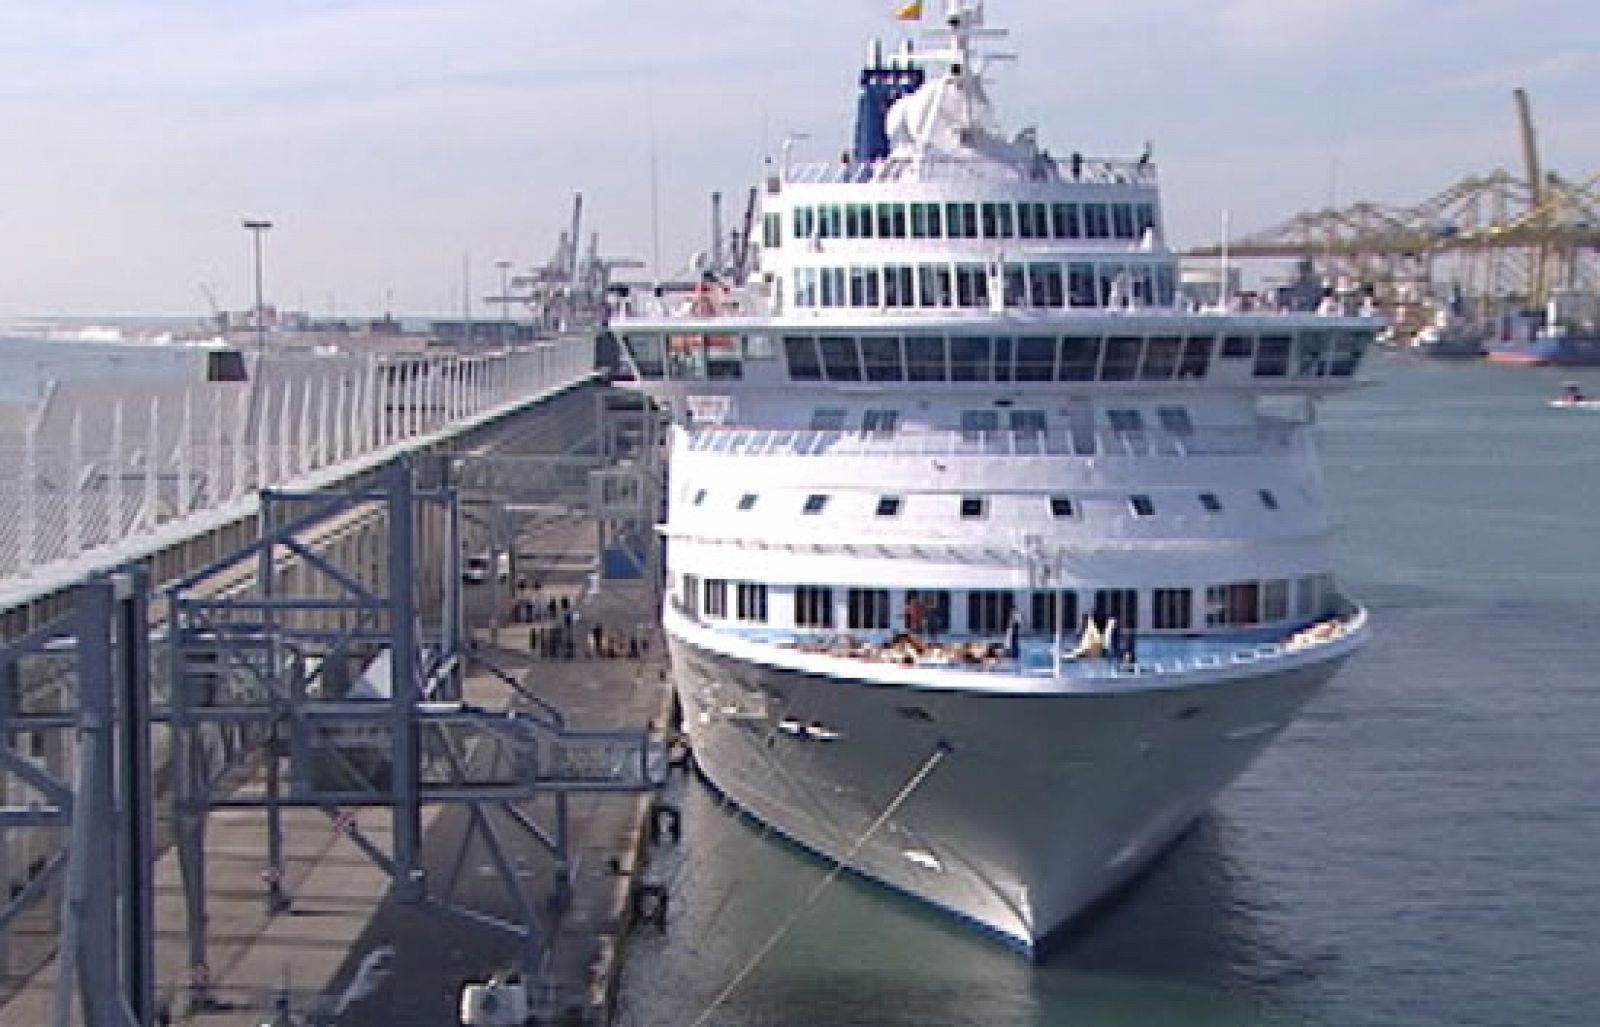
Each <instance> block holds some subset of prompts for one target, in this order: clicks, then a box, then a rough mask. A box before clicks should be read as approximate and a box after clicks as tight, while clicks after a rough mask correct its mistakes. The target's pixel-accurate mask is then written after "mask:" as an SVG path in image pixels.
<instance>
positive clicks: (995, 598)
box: [967, 589, 1016, 635]
mask: <svg viewBox="0 0 1600 1027" xmlns="http://www.w3.org/2000/svg"><path fill="white" fill-rule="evenodd" d="M1015 604H1016V599H1015V597H1013V596H1012V594H1011V593H1010V592H992V591H985V590H981V589H980V590H976V591H972V592H968V593H967V631H968V632H969V633H971V634H974V635H1003V634H1005V633H1006V631H1007V630H1009V629H1010V627H1011V611H1012V610H1013V609H1015Z"/></svg>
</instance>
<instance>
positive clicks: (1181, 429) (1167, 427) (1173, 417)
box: [1156, 407, 1194, 435]
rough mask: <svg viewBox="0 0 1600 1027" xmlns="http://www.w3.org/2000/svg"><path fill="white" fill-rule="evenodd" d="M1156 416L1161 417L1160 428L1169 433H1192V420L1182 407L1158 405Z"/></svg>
mask: <svg viewBox="0 0 1600 1027" xmlns="http://www.w3.org/2000/svg"><path fill="white" fill-rule="evenodd" d="M1156 416H1157V417H1159V418H1160V419H1161V430H1162V431H1164V432H1166V433H1167V434H1169V435H1193V434H1194V422H1193V421H1191V420H1190V419H1189V411H1188V410H1186V409H1184V408H1183V407H1160V408H1158V409H1157V410H1156Z"/></svg>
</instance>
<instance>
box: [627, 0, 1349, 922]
mask: <svg viewBox="0 0 1600 1027" xmlns="http://www.w3.org/2000/svg"><path fill="white" fill-rule="evenodd" d="M998 34H999V33H998V32H997V31H996V30H992V29H989V28H988V27H986V26H985V25H984V20H983V11H982V4H981V3H973V2H971V0H956V2H953V3H952V4H951V6H950V8H949V11H948V14H947V16H946V18H945V32H944V36H945V38H944V40H943V45H942V46H941V47H939V48H937V49H934V50H930V51H926V52H916V53H911V52H909V51H902V52H901V53H900V54H899V55H897V56H895V57H892V58H888V59H885V58H883V57H882V56H880V55H879V54H878V53H877V52H876V51H875V52H874V54H873V56H872V58H871V60H869V62H868V67H867V68H866V69H865V70H864V72H863V74H862V78H861V87H862V93H861V98H860V101H859V110H858V118H857V128H856V133H855V138H854V145H853V146H852V148H851V149H850V151H849V152H847V153H846V154H845V155H844V156H843V157H841V158H840V159H838V160H837V161H830V162H826V163H820V164H805V163H798V162H796V161H794V160H792V159H791V155H790V154H789V153H787V152H785V153H784V154H783V155H782V159H781V160H780V161H779V162H777V163H776V164H774V165H772V166H770V167H769V168H768V171H767V174H766V176H765V180H764V182H763V183H762V188H761V193H762V207H761V218H760V222H759V225H760V229H761V231H760V235H761V238H760V243H761V246H760V251H759V262H758V268H757V270H756V271H754V272H753V274H752V276H751V277H750V279H749V280H748V281H742V282H736V283H724V282H720V281H717V280H716V279H715V277H714V276H712V275H708V276H707V277H706V279H705V280H704V281H703V282H702V284H701V285H700V287H698V288H697V289H695V290H694V291H693V292H692V293H685V294H681V295H676V296H664V297H663V296H658V297H649V298H642V299H633V300H629V301H628V302H627V304H626V306H625V309H623V310H620V311H619V312H618V316H617V317H615V318H614V319H613V322H612V329H613V331H614V332H615V333H616V335H617V337H618V338H619V340H620V341H621V343H622V348H623V351H624V354H625V358H626V362H627V365H628V368H627V374H628V375H630V376H631V378H632V381H631V382H629V383H628V384H630V385H631V386H632V387H635V388H638V389H639V390H641V391H643V392H645V393H647V394H649V395H650V396H652V397H653V398H654V400H655V401H656V402H657V403H658V404H659V405H660V406H661V407H662V408H663V409H664V410H665V411H667V412H668V414H669V416H670V417H671V420H672V422H673V425H674V427H673V429H672V447H671V456H670V482H669V486H668V493H669V508H668V513H667V518H666V522H665V524H664V525H663V527H662V531H663V533H664V535H665V538H666V541H667V554H668V555H667V564H666V566H667V575H668V580H667V598H666V601H665V605H664V610H663V618H664V623H665V626H666V630H667V635H668V638H669V642H670V645H671V648H672V658H673V664H674V673H675V675H676V679H677V686H678V690H679V694H680V698H681V700H682V703H683V708H684V714H685V727H686V730H687V731H688V733H689V735H690V736H691V739H692V742H693V745H694V748H695V753H696V758H697V762H698V765H699V766H700V768H701V769H702V770H703V771H704V773H705V774H706V776H707V777H708V778H709V779H710V781H711V782H712V783H713V784H714V785H715V786H716V787H717V788H719V789H720V790H722V791H724V792H725V793H727V794H728V795H729V796H730V797H731V798H732V799H733V800H734V801H735V802H736V803H738V804H739V805H740V806H741V807H742V808H744V809H745V810H747V811H748V812H750V813H751V814H753V815H754V816H756V817H757V818H759V819H761V820H763V821H765V822H767V823H769V824H771V825H772V826H773V827H774V828H776V829H777V830H779V831H781V832H783V833H784V834H786V835H787V836H789V837H790V838H792V839H793V840H795V841H797V842H799V843H801V844H802V845H804V846H807V847H809V848H811V849H813V850H815V851H817V852H819V853H821V854H823V855H824V856H826V857H828V858H831V859H836V860H839V861H841V862H843V863H844V864H846V865H847V866H849V867H850V868H851V869H853V870H855V871H858V872H860V873H862V874H864V875H866V876H868V877H871V878H873V879H876V880H879V881H881V882H883V883H885V884H887V885H889V886H891V887H893V888H895V889H898V890H900V891H903V892H906V893H908V894H910V895H912V896H915V897H917V898H919V899H921V900H924V901H926V902H929V903H931V904H933V905H936V906H938V907H940V908H943V909H946V910H949V911H951V912H953V913H955V914H956V915H958V916H960V917H962V918H964V919H966V920H969V921H971V922H974V923H976V924H978V925H981V926H982V927H984V928H986V929H988V930H990V931H993V932H995V933H996V934H998V935H1000V936H1001V937H1003V938H1004V939H1006V940H1007V941H1009V942H1011V943H1012V944H1014V945H1016V946H1018V947H1020V948H1023V949H1025V950H1029V951H1032V950H1034V949H1035V948H1036V946H1037V945H1038V943H1039V942H1040V941H1041V940H1042V939H1043V938H1044V937H1045V936H1046V935H1047V934H1049V933H1050V932H1051V931H1052V930H1053V929H1055V928H1057V927H1059V926H1060V925H1062V924H1063V923H1064V922H1066V921H1068V920H1070V919H1071V918H1072V917H1073V916H1074V915H1075V914H1077V913H1080V912H1082V911H1083V910H1084V909H1085V908H1086V907H1087V906H1088V905H1090V904H1091V903H1092V902H1094V901H1095V900H1096V899H1098V898H1100V897H1103V896H1104V895H1106V894H1107V892H1108V891H1110V890H1111V889H1113V888H1114V887H1115V886H1116V885H1118V884H1119V883H1121V882H1123V881H1125V880H1127V879H1128V878H1129V877H1130V876H1131V875H1133V874H1134V873H1135V872H1136V871H1137V870H1138V869H1139V868H1141V867H1142V866H1144V865H1146V864H1147V863H1148V862H1149V860H1150V859H1151V858H1152V857H1153V856H1154V855H1155V854H1156V853H1158V852H1159V851H1160V850H1161V849H1162V848H1163V846H1165V845H1166V844H1168V843H1169V842H1170V841H1171V840H1172V839H1173V838H1175V837H1176V836H1177V835H1178V833H1179V832H1181V831H1182V830H1183V829H1184V828H1185V827H1186V826H1187V825H1188V824H1190V823H1191V822H1192V821H1193V820H1194V818H1195V817H1196V816H1197V815H1199V813H1200V812H1201V811H1202V810H1203V809H1204V808H1205V807H1206V805H1207V803H1208V802H1209V801H1210V800H1211V798H1212V797H1213V796H1214V795H1215V794H1216V792H1217V791H1218V790H1220V789H1221V788H1222V787H1223V786H1224V785H1225V784H1226V783H1227V782H1228V781H1230V780H1231V779H1232V778H1233V777H1235V776H1236V775H1237V774H1238V773H1239V772H1240V771H1241V770H1242V769H1243V768H1244V767H1245V766H1247V765H1248V763H1249V762H1250V760H1251V759H1252V758H1253V757H1254V756H1255V755H1256V754H1258V753H1259V752H1260V751H1261V749H1262V748H1263V747H1265V746H1266V744H1267V743H1268V742H1269V741H1270V740H1271V739H1272V737H1274V736H1275V735H1276V734H1277V733H1278V732H1279V731H1281V730H1282V729H1283V728H1284V727H1285V726H1286V725H1287V724H1288V723H1289V722H1290V720H1291V719H1292V717H1293V716H1294V714H1295V712H1296V711H1297V710H1298V709H1299V708H1300V707H1301V705H1302V704H1303V703H1304V702H1305V701H1306V700H1307V699H1308V698H1309V697H1310V696H1311V695H1312V694H1313V693H1314V692H1315V690H1316V689H1317V688H1318V687H1319V686H1320V685H1321V684H1323V683H1324V682H1325V681H1326V680H1327V679H1328V678H1329V677H1330V676H1331V675H1332V673H1333V672H1334V670H1335V669H1336V668H1337V666H1338V665H1339V664H1340V663H1341V662H1342V661H1343V659H1344V658H1345V657H1346V656H1348V655H1349V654H1350V653H1351V652H1352V651H1354V650H1355V649H1356V648H1358V647H1359V646H1360V644H1361V643H1362V641H1363V640H1364V639H1365V637H1366V634H1367V627H1366V617H1365V614H1364V612H1363V611H1362V610H1360V609H1359V608H1358V607H1356V606H1355V605H1354V604H1353V603H1351V602H1350V601H1349V600H1348V599H1347V598H1345V597H1344V596H1343V595H1342V594H1341V593H1340V591H1339V589H1338V586H1337V584H1336V582H1335V579H1334V576H1333V572H1332V563H1331V556H1330V551H1329V541H1330V534H1331V531H1332V525H1331V522H1330V519H1329V514H1328V510H1327V505H1326V502H1325V497H1324V491H1323V484H1322V479H1321V476H1320V473H1319V470H1318V463H1317V460H1316V454H1315V451H1314V446H1313V433H1314V426H1315V410H1316V404H1317V401H1318V400H1319V399H1320V398H1321V397H1322V396H1324V395H1326V394H1329V393H1332V392H1337V391H1340V390H1343V389H1346V388H1348V387H1350V386H1351V385H1352V384H1354V383H1355V382H1356V372H1357V370H1358V368H1359V366H1360V363H1361V360H1362V357H1363V354H1364V352H1365V351H1366V349H1367V347H1368V346H1369V344H1370V343H1371V340H1372V337H1373V335H1374V333H1375V330H1376V328H1377V325H1376V324H1375V323H1374V322H1373V321H1371V320H1370V319H1367V318H1363V317H1357V316H1344V315H1343V314H1341V313H1340V312H1338V311H1337V310H1334V309H1331V308H1327V307H1325V308H1324V309H1323V310H1321V311H1319V312H1318V313H1315V314H1298V315H1290V314H1281V315H1280V314H1262V313H1252V314H1246V313H1239V312H1234V311H1230V310H1227V309H1225V308H1219V309H1216V310H1197V309H1193V308H1191V307H1188V306H1185V305H1183V304H1182V303H1181V302H1180V300H1179V298H1178V297H1177V295H1176V290H1175V283H1176V278H1177V274H1176V267H1177V263H1176V256H1175V254H1174V253H1173V252H1172V251H1171V250H1170V249H1169V248H1168V246H1167V245H1166V242H1165V240H1164V238H1163V232H1162V219H1161V207H1160V196H1159V191H1158V187H1157V176H1156V170H1155V167H1154V165H1153V163H1152V162H1151V161H1150V160H1149V156H1148V154H1146V155H1144V156H1142V157H1135V158H1133V159H1129V160H1121V161H1108V160H1098V159H1090V158H1086V157H1083V156H1081V155H1078V154H1075V153H1069V154H1067V155H1065V156H1057V155H1053V154H1051V153H1049V152H1048V151H1046V150H1045V149H1044V148H1043V147H1042V146H1041V145H1040V143H1039V141H1038V140H1037V139H1036V137H1035V135H1034V133H1032V132H1031V131H1028V132H1022V133H1019V134H1016V135H1010V136H1008V135H1006V134H1005V133H1004V132H1003V131H1002V130H1001V129H1000V127H999V123H998V119H997V118H996V117H995V115H994V113H993V111H992V109H991V106H990V103H989V100H988V96H987V93H986V91H985V88H984V74H983V71H984V59H983V57H982V55H981V54H980V53H978V46H979V43H980V41H981V40H983V39H985V38H987V37H990V36H994V35H998Z"/></svg>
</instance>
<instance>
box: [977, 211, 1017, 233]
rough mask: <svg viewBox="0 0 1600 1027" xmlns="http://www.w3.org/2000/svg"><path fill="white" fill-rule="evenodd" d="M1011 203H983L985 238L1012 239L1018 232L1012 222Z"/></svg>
mask: <svg viewBox="0 0 1600 1027" xmlns="http://www.w3.org/2000/svg"><path fill="white" fill-rule="evenodd" d="M1011 210H1012V209H1011V204H1009V203H985V204H984V205H983V237H984V238H985V239H1010V238H1011V237H1012V236H1014V235H1015V234H1016V232H1015V230H1014V226H1013V224H1012V212H1011Z"/></svg>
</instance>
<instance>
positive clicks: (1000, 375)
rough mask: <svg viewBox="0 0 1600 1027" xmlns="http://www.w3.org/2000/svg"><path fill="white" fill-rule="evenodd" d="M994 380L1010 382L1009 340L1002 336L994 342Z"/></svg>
mask: <svg viewBox="0 0 1600 1027" xmlns="http://www.w3.org/2000/svg"><path fill="white" fill-rule="evenodd" d="M994 380H995V381H997V382H1009V381H1011V339H1010V338H1008V337H1007V336H1004V335H1001V336H998V337H997V338H996V339H995V340H994Z"/></svg>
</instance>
